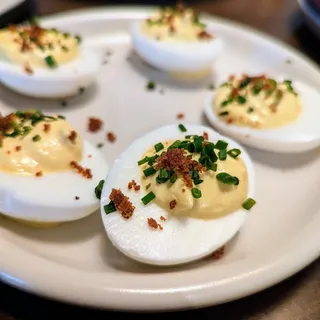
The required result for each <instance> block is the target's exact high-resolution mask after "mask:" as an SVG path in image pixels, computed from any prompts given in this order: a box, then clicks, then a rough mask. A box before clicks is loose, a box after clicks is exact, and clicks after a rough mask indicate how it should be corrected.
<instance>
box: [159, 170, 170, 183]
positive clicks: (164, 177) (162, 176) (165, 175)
mask: <svg viewBox="0 0 320 320" xmlns="http://www.w3.org/2000/svg"><path fill="white" fill-rule="evenodd" d="M169 179H170V174H169V171H168V170H167V169H165V168H162V169H160V172H159V175H158V176H157V178H156V181H157V183H159V184H161V183H165V182H167V181H168V180H169Z"/></svg>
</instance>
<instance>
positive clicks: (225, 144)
mask: <svg viewBox="0 0 320 320" xmlns="http://www.w3.org/2000/svg"><path fill="white" fill-rule="evenodd" d="M227 147H228V142H225V141H223V140H218V141H217V143H216V144H215V145H214V148H215V149H218V150H223V149H227Z"/></svg>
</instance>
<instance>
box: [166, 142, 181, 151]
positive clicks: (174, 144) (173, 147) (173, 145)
mask: <svg viewBox="0 0 320 320" xmlns="http://www.w3.org/2000/svg"><path fill="white" fill-rule="evenodd" d="M180 145H181V141H180V140H176V141H175V142H174V143H173V144H172V145H171V146H169V148H168V149H178V148H179V147H180Z"/></svg>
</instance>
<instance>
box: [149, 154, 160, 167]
mask: <svg viewBox="0 0 320 320" xmlns="http://www.w3.org/2000/svg"><path fill="white" fill-rule="evenodd" d="M157 158H159V156H158V155H157V154H156V155H155V156H153V157H148V165H149V166H153V164H154V163H155V162H156V159H157Z"/></svg>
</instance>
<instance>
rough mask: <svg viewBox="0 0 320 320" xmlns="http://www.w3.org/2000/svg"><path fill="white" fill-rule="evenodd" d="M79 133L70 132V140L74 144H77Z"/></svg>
mask: <svg viewBox="0 0 320 320" xmlns="http://www.w3.org/2000/svg"><path fill="white" fill-rule="evenodd" d="M77 135H78V134H77V132H76V131H74V130H72V131H71V132H70V135H69V136H68V139H69V140H70V141H71V142H72V143H75V140H76V139H77Z"/></svg>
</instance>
